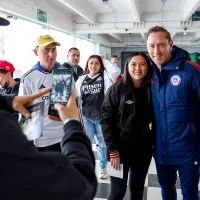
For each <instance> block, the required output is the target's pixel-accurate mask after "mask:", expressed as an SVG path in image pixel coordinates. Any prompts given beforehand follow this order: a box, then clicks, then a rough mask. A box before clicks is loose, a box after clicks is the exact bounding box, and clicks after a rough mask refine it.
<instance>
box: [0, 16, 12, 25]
mask: <svg viewBox="0 0 200 200" xmlns="http://www.w3.org/2000/svg"><path fill="white" fill-rule="evenodd" d="M9 24H10V22H9V21H8V20H7V19H5V18H3V17H0V26H8V25H9Z"/></svg>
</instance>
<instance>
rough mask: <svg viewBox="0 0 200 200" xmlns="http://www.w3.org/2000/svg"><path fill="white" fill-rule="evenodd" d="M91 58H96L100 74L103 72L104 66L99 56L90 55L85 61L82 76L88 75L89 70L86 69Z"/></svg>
mask: <svg viewBox="0 0 200 200" xmlns="http://www.w3.org/2000/svg"><path fill="white" fill-rule="evenodd" d="M91 58H97V59H98V61H99V63H100V71H99V72H100V73H101V72H103V70H104V65H103V61H102V59H101V56H99V55H91V56H90V57H89V58H88V59H87V62H86V66H85V70H84V72H83V74H89V69H88V64H89V61H90V59H91Z"/></svg>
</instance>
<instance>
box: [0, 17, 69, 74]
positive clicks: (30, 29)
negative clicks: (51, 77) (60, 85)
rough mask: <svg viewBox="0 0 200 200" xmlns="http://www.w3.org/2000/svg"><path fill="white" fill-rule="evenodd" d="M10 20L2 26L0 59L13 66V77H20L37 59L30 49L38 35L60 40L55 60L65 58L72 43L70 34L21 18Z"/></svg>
mask: <svg viewBox="0 0 200 200" xmlns="http://www.w3.org/2000/svg"><path fill="white" fill-rule="evenodd" d="M10 22H11V23H10V26H8V27H2V29H3V31H1V34H2V36H1V35H0V38H1V40H3V41H4V42H3V46H0V47H1V51H0V52H2V53H1V59H4V60H7V61H9V62H11V63H12V64H13V65H14V66H15V68H16V72H15V74H14V75H15V77H21V76H22V75H23V74H24V73H25V72H26V71H28V70H29V69H31V67H32V66H33V65H34V64H35V63H36V62H37V61H38V58H37V56H35V55H34V53H33V52H32V50H33V48H34V46H35V42H36V39H37V37H38V36H40V35H44V34H49V35H51V36H52V37H53V38H54V39H55V40H56V41H58V42H60V43H61V46H60V47H58V48H57V50H58V55H57V61H58V62H60V63H61V64H62V63H63V62H64V61H66V60H67V50H68V49H69V48H70V47H71V46H72V45H73V40H72V36H71V34H68V33H64V32H60V31H57V30H53V29H50V30H48V29H46V27H43V26H41V25H38V24H35V23H32V22H29V21H26V20H22V19H17V20H10ZM22 30H23V31H22ZM2 38H3V39H2Z"/></svg>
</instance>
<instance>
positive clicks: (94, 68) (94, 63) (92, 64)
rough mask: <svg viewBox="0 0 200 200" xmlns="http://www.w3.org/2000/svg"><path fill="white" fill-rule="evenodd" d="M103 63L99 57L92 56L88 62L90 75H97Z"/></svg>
mask: <svg viewBox="0 0 200 200" xmlns="http://www.w3.org/2000/svg"><path fill="white" fill-rule="evenodd" d="M100 69H101V64H100V62H99V60H98V59H97V58H91V59H90V60H89V62H88V70H89V75H90V76H95V75H97V74H98V73H99V71H100Z"/></svg>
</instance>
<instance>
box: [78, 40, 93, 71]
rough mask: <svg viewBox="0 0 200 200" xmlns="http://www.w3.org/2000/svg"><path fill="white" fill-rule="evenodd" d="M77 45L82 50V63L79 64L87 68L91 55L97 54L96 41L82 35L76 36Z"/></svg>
mask: <svg viewBox="0 0 200 200" xmlns="http://www.w3.org/2000/svg"><path fill="white" fill-rule="evenodd" d="M76 47H77V48H78V49H79V51H80V63H79V65H80V66H81V67H82V68H83V69H85V65H86V62H87V59H88V58H89V56H91V55H93V54H95V52H96V51H95V50H96V49H95V48H96V45H95V43H94V42H91V41H88V40H85V39H82V38H80V37H77V38H76Z"/></svg>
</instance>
